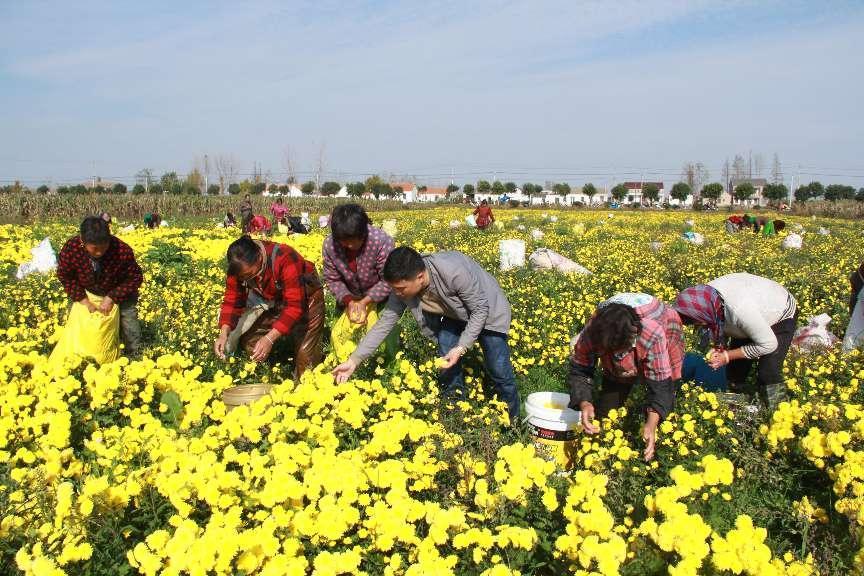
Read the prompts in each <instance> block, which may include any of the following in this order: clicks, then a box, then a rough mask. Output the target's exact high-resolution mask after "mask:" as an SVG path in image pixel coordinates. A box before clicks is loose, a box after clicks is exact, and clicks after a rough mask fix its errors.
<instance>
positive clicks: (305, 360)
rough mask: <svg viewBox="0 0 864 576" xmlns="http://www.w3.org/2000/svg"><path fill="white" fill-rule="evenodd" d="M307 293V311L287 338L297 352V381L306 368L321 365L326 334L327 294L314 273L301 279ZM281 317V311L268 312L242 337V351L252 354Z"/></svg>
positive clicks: (295, 358)
mask: <svg viewBox="0 0 864 576" xmlns="http://www.w3.org/2000/svg"><path fill="white" fill-rule="evenodd" d="M302 282H303V284H304V287H305V290H306V301H305V311H304V312H303V317H302V318H300V320H298V321H297V322H296V323H295V324H294V327H293V328H292V329H291V332H290V333H289V334H288V335H287V337H288V338H289V341H290V343H291V345H292V346H293V348H294V377H295V378H300V376H302V375H303V372H305V371H306V369H307V368H314V367H315V366H317V365H318V364H320V363H321V360H322V359H323V356H324V355H323V352H322V346H321V337H322V336H323V333H324V290H323V289H322V287H321V281H320V280H319V279H318V275H317V274H315V273H312V274H306V275H305V276H303V278H302ZM281 313H282V309H281V307H277V308H276V309H274V310H268V311H267V312H265V313H263V314H261V316H260V317H259V318H258V320H256V321H255V323H254V324H253V325H252V327H251V328H250V329H249V330H247V331H246V332H245V333H244V334H243V335H242V336H241V337H240V347H241V348H243V349H244V350H246V352H247V353H248V354H251V353H252V351H253V350H254V349H255V345H256V344H258V341H259V340H260V339H261V338H263V337H264V335H265V334H267V333H268V332H269V331H270V330H271V329H272V328H273V323H274V322H275V321H276V319H277V318H279V315H280V314H281Z"/></svg>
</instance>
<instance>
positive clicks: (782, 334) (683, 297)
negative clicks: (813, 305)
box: [675, 272, 798, 410]
mask: <svg viewBox="0 0 864 576" xmlns="http://www.w3.org/2000/svg"><path fill="white" fill-rule="evenodd" d="M675 309H676V310H677V311H678V314H679V315H680V316H681V320H682V322H684V324H693V325H695V326H697V327H699V328H700V329H701V330H702V331H703V335H704V337H705V338H704V340H706V341H707V340H710V341H711V342H712V343H713V345H714V350H713V351H712V352H711V354H710V358H709V360H708V365H709V366H711V368H714V369H715V370H716V369H717V368H720V367H721V366H726V365H728V368H727V372H726V376H727V378H728V380H729V388H730V389H731V390H732V391H735V392H738V391H741V388H742V386H743V385H744V382H745V380H746V379H747V376H748V374H749V372H750V368H751V367H752V366H753V363H754V362H756V365H757V368H756V369H757V376H756V384H757V391H758V393H759V396H760V399H761V400H762V402H763V403H764V404H765V406H766V407H767V408H768V409H769V410H774V409H775V408H776V407H777V405H778V404H779V403H780V402H782V401H783V400H785V399H786V396H787V391H786V383H785V382H784V379H783V361H784V360H785V359H786V354H787V353H788V352H789V345H790V344H791V343H792V337H793V335H794V334H795V326H796V322H797V319H798V303H797V301H796V300H795V298H794V297H793V296H792V294H790V293H789V291H788V290H786V288H784V287H783V286H781V285H780V284H778V283H777V282H774V281H773V280H771V279H769V278H763V277H761V276H755V275H753V274H747V273H744V272H739V273H735V274H727V275H726V276H721V277H720V278H716V279H714V280H712V281H711V282H708V284H698V285H696V286H692V287H690V288H685V289H684V290H682V291H681V292H680V293H679V294H678V297H677V298H676V300H675ZM727 342H728V345H727Z"/></svg>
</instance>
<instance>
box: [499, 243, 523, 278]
mask: <svg viewBox="0 0 864 576" xmlns="http://www.w3.org/2000/svg"><path fill="white" fill-rule="evenodd" d="M498 253H499V255H500V261H501V271H502V272H503V271H505V270H510V269H511V268H521V267H522V266H524V265H525V241H524V240H515V239H510V240H499V241H498Z"/></svg>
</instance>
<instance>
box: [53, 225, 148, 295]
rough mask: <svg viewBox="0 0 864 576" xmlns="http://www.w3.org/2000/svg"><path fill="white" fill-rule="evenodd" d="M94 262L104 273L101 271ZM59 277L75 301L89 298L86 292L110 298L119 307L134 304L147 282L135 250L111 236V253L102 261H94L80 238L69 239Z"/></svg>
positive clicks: (107, 251)
mask: <svg viewBox="0 0 864 576" xmlns="http://www.w3.org/2000/svg"><path fill="white" fill-rule="evenodd" d="M94 263H95V264H96V267H98V268H101V271H99V272H97V270H96V268H94ZM57 277H58V278H59V279H60V283H61V284H63V289H64V290H65V291H66V294H67V295H68V296H69V298H70V299H71V300H72V301H74V302H78V301H80V300H82V299H83V298H84V297H85V296H86V293H85V292H84V291H85V290H87V291H89V292H90V293H91V294H95V295H96V296H109V297H110V298H111V299H112V300H113V301H114V302H117V303H118V304H119V303H121V302H127V301H134V300H137V299H138V289H139V288H140V287H141V283H142V282H143V281H144V275H143V274H142V273H141V267H140V266H138V262H136V261H135V254H134V253H133V252H132V248H130V247H129V245H128V244H126V243H125V242H123V241H122V240H120V239H118V238H117V237H116V236H111V240H110V241H109V244H108V250H106V251H105V254H103V255H102V257H101V258H99V260H98V261H94V260H93V259H92V258H90V255H89V254H88V253H87V250H85V249H84V243H83V242H82V241H81V237H80V236H75V237H74V238H70V239H69V240H67V241H66V244H64V245H63V248H62V249H61V250H60V257H59V258H58V262H57Z"/></svg>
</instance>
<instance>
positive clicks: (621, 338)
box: [584, 303, 642, 353]
mask: <svg viewBox="0 0 864 576" xmlns="http://www.w3.org/2000/svg"><path fill="white" fill-rule="evenodd" d="M641 329H642V324H641V323H640V322H639V317H638V316H637V315H636V312H635V311H634V310H633V309H632V308H630V307H629V306H627V305H626V304H618V303H615V304H608V305H606V306H603V307H602V308H600V309H599V310H598V311H597V314H596V315H595V316H594V318H592V319H591V321H590V322H589V323H588V326H587V327H586V328H585V336H584V337H585V338H588V341H589V342H590V343H591V345H592V346H593V347H594V348H595V349H596V350H598V351H599V352H601V353H602V352H617V351H619V350H623V349H624V348H627V347H628V346H629V345H630V344H631V343H632V342H633V337H634V336H635V335H637V334H639V331H640V330H641Z"/></svg>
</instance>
